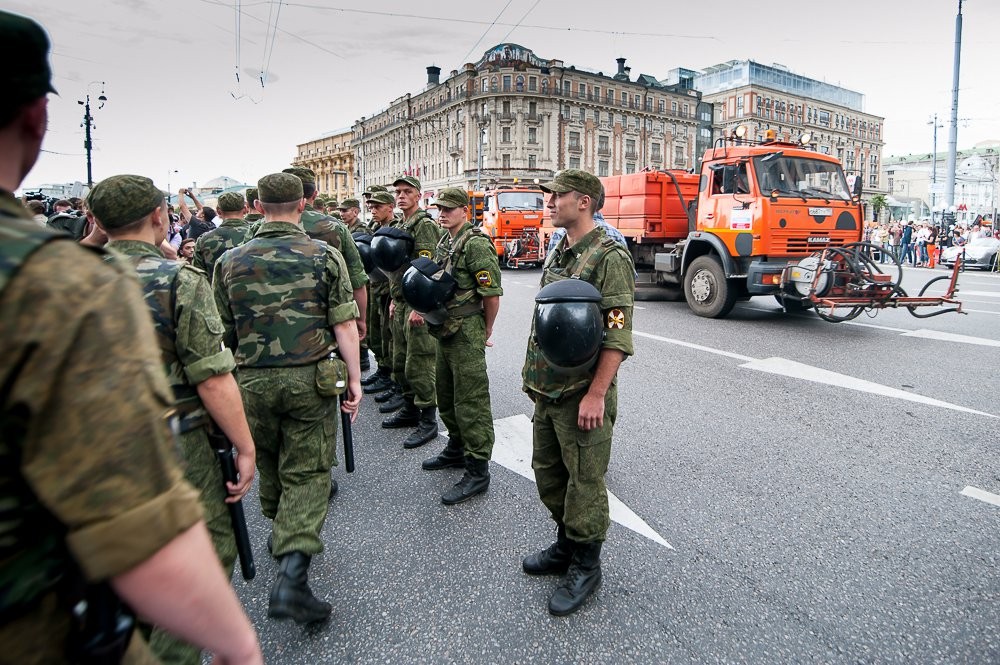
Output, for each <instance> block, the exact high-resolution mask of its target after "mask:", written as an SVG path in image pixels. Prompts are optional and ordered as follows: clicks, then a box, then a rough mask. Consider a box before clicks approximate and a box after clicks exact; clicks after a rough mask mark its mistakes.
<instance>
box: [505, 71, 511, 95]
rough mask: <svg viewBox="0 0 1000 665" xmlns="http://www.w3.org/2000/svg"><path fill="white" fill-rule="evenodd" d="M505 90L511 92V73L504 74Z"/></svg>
mask: <svg viewBox="0 0 1000 665" xmlns="http://www.w3.org/2000/svg"><path fill="white" fill-rule="evenodd" d="M503 91H504V92H510V74H504V76H503Z"/></svg>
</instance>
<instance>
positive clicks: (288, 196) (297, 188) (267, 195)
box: [257, 172, 304, 203]
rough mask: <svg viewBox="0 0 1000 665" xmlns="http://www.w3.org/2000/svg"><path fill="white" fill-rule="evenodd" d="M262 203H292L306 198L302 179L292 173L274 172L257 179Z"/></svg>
mask: <svg viewBox="0 0 1000 665" xmlns="http://www.w3.org/2000/svg"><path fill="white" fill-rule="evenodd" d="M257 194H258V196H259V200H260V202H261V203H291V202H292V201H299V200H301V199H302V198H304V195H303V194H302V180H301V179H300V178H299V177H297V176H294V175H292V174H290V173H285V172H281V173H272V174H270V175H266V176H264V177H263V178H261V179H260V180H258V181H257Z"/></svg>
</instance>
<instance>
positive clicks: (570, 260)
mask: <svg viewBox="0 0 1000 665" xmlns="http://www.w3.org/2000/svg"><path fill="white" fill-rule="evenodd" d="M562 279H582V280H584V281H586V282H590V283H591V284H593V285H594V286H595V287H597V290H598V291H600V292H601V296H602V298H601V303H600V307H601V312H602V313H603V315H604V342H603V343H602V347H601V348H604V349H617V350H618V351H621V352H622V353H624V354H625V355H626V356H630V355H632V353H633V350H632V308H633V305H634V302H635V273H634V269H633V266H632V257H631V256H629V254H628V252H627V251H626V250H625V248H623V247H622V246H621V245H619V244H618V243H616V242H615V241H614V240H612V239H611V238H609V237H608V236H607V234H605V232H604V230H603V229H601V228H600V227H595V228H594V229H593V230H592V231H590V232H589V233H587V234H586V235H585V236H583V238H581V239H580V240H579V242H577V243H576V244H575V245H572V246H570V245H569V237H568V236H565V237H563V239H562V240H560V241H559V244H558V245H556V248H555V250H554V251H553V252H552V253H550V254H549V255H548V256H547V257H546V259H545V266H544V268H543V271H542V281H541V285H542V286H546V285H548V284H551V283H552V282H557V281H559V280H562ZM521 378H522V379H523V381H524V385H523V390H524V392H526V393H528V394H529V395H533V396H540V397H543V398H546V399H550V400H558V399H560V398H562V397H565V396H568V395H572V394H574V393H576V392H579V391H580V390H583V389H584V388H586V387H587V386H588V385H590V381H591V379H592V378H593V375H592V373H591V371H586V372H581V373H579V374H566V373H565V372H562V373H560V372H557V371H555V370H554V369H553V368H552V367H551V366H550V365H549V364H548V362H546V360H545V358H544V356H542V353H541V351H540V350H539V348H538V345H537V344H536V343H535V321H534V318H532V322H531V334H530V335H529V336H528V351H527V354H526V356H525V359H524V368H523V369H522V370H521Z"/></svg>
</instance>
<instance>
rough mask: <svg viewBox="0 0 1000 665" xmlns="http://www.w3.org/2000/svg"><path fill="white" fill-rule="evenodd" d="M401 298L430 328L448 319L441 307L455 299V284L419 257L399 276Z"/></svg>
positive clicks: (451, 279)
mask: <svg viewBox="0 0 1000 665" xmlns="http://www.w3.org/2000/svg"><path fill="white" fill-rule="evenodd" d="M402 287H403V299H404V300H406V303H407V304H408V305H409V306H410V307H412V308H413V310H414V311H415V312H417V313H418V314H420V315H421V316H423V317H424V318H425V319H427V322H428V323H430V324H431V325H435V326H439V325H441V324H442V323H444V320H445V319H446V318H447V317H448V313H447V310H446V309H445V304H446V303H447V302H448V301H449V300H451V299H452V298H453V297H455V291H456V290H457V289H458V283H457V282H456V281H455V278H454V277H452V276H451V275H450V274H448V273H446V272H445V271H444V270H442V269H441V266H439V265H438V264H436V263H434V261H432V260H430V259H428V258H424V257H421V258H419V259H417V260H416V261H413V262H411V263H410V267H409V268H408V269H407V270H406V272H405V273H404V274H403V284H402Z"/></svg>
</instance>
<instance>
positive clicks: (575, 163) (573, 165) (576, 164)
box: [569, 157, 580, 169]
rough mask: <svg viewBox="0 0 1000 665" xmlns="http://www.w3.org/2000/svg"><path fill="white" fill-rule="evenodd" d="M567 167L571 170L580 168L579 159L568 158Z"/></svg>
mask: <svg viewBox="0 0 1000 665" xmlns="http://www.w3.org/2000/svg"><path fill="white" fill-rule="evenodd" d="M569 167H570V168H571V169H579V168H580V158H579V157H570V158H569Z"/></svg>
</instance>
